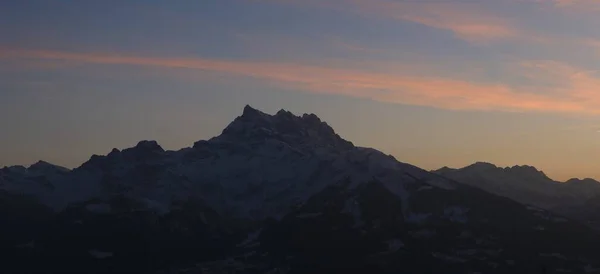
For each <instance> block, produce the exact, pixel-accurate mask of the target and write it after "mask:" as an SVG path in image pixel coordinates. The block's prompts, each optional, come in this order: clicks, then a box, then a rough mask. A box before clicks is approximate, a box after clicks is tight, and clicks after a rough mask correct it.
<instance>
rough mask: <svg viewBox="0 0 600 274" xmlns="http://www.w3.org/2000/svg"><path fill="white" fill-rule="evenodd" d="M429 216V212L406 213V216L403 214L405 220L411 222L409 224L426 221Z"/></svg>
mask: <svg viewBox="0 0 600 274" xmlns="http://www.w3.org/2000/svg"><path fill="white" fill-rule="evenodd" d="M430 216H431V213H412V212H410V213H408V214H407V216H405V220H404V221H405V222H407V223H411V224H423V223H424V222H426V221H427V218H429V217H430Z"/></svg>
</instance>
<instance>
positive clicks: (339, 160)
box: [0, 106, 600, 273]
mask: <svg viewBox="0 0 600 274" xmlns="http://www.w3.org/2000/svg"><path fill="white" fill-rule="evenodd" d="M523 172H524V173H528V171H527V169H525V170H523ZM0 194H1V195H0V214H2V215H1V216H0V217H2V218H0V220H2V221H0V222H2V223H0V242H2V243H6V244H4V245H1V246H0V249H1V251H2V252H3V253H2V254H7V255H4V257H3V258H4V259H5V260H4V262H5V263H3V264H2V265H0V268H2V271H1V272H3V273H47V272H53V273H57V272H58V273H114V272H120V273H348V272H358V273H392V272H394V273H398V272H403V273H537V271H539V270H540V267H542V266H546V267H547V268H548V269H554V270H557V271H558V270H560V271H567V272H568V271H571V272H573V273H584V272H586V271H587V272H592V271H594V270H598V269H600V258H599V256H598V255H597V252H596V250H597V246H599V245H600V235H599V234H598V233H597V232H596V231H594V230H591V229H589V228H588V227H587V226H585V225H583V224H580V223H578V222H576V221H572V220H569V219H565V218H562V217H560V216H558V215H555V214H553V213H551V212H549V211H546V210H543V209H539V208H536V207H532V206H526V205H523V204H520V203H517V202H515V201H513V200H511V199H508V198H505V197H501V196H497V195H494V194H490V193H488V192H486V191H483V190H480V189H478V188H476V187H472V186H469V185H466V184H462V183H459V182H457V181H455V180H452V179H447V178H445V177H443V176H441V175H439V174H435V173H431V172H428V171H425V170H423V169H420V168H418V167H415V166H412V165H410V164H406V163H402V162H399V161H397V160H396V159H395V158H394V157H392V156H390V155H386V154H384V153H382V152H380V151H377V150H374V149H370V148H363V147H357V146H355V145H353V144H352V143H351V142H349V141H346V140H344V139H343V138H341V137H340V136H339V135H337V134H336V133H335V131H334V130H333V129H332V128H331V127H330V126H329V125H328V124H327V123H325V122H323V121H321V120H320V119H319V118H318V117H317V116H316V115H314V114H304V115H302V116H295V115H293V114H292V113H290V112H288V111H285V110H281V111H279V112H277V113H276V114H275V115H269V114H266V113H263V112H261V111H259V110H256V109H254V108H252V107H250V106H246V107H245V108H244V110H243V113H242V115H241V116H239V117H237V118H236V119H235V120H234V121H233V122H232V123H230V124H229V125H228V126H227V127H226V128H225V129H224V130H223V132H222V133H221V134H220V135H219V136H216V137H214V138H211V139H209V140H203V141H198V142H196V143H194V145H193V146H192V147H188V148H183V149H181V150H178V151H166V150H164V149H163V148H162V147H160V145H158V143H157V142H155V141H141V142H139V143H138V144H137V145H136V146H135V147H132V148H128V149H124V150H118V149H113V150H112V151H111V152H110V153H108V154H107V155H105V156H99V155H94V156H92V157H91V158H90V159H89V161H87V162H85V163H84V164H82V165H81V166H80V167H77V168H75V169H73V170H66V169H64V168H60V167H56V166H53V165H50V164H47V163H41V164H39V165H34V166H31V167H29V168H25V167H8V168H4V169H2V170H1V171H0ZM22 262H29V263H26V264H25V263H22Z"/></svg>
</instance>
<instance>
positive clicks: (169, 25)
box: [0, 0, 600, 179]
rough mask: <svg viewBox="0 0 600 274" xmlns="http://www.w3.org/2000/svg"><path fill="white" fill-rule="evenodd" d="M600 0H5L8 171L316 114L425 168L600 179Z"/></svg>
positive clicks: (1, 7)
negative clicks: (520, 168) (478, 165)
mask: <svg viewBox="0 0 600 274" xmlns="http://www.w3.org/2000/svg"><path fill="white" fill-rule="evenodd" d="M598 12H600V2H597V1H592V0H587V1H586V0H580V1H577V0H570V1H567V0H547V1H544V0H494V1H491V0H481V1H464V0H435V1H434V0H429V1H428V0H420V1H417V0H405V1H400V0H322V1H317V0H304V1H299V0H285V1H284V0H203V1H183V0H181V1H169V2H166V1H152V0H146V1H141V0H139V1H138V0H135V1H133V0H132V1H87V0H82V1H53V2H48V1H27V0H23V1H2V3H0V127H2V128H3V134H2V135H0V152H1V153H0V166H1V165H12V164H22V165H28V164H31V163H33V162H35V161H37V160H39V159H44V160H48V161H51V162H53V163H57V164H61V165H64V166H67V167H75V166H78V165H79V164H81V163H82V162H84V161H86V160H87V158H88V157H89V156H90V155H91V154H93V153H95V154H106V153H107V152H108V151H110V149H111V148H113V147H117V148H124V147H129V146H132V145H134V144H135V143H136V142H137V141H139V140H141V139H155V140H157V141H159V143H160V144H161V145H163V146H164V147H165V148H168V149H178V148H181V147H185V146H190V145H191V144H192V143H193V142H194V141H196V140H199V139H206V138H210V137H212V136H214V135H217V134H219V132H220V131H221V130H222V129H223V128H224V127H225V126H226V125H227V123H228V122H229V121H231V120H232V119H233V118H235V117H236V116H237V115H239V114H240V113H241V110H242V107H243V106H244V105H245V104H251V105H253V106H255V107H257V108H259V109H262V110H264V111H267V112H276V111H277V110H279V109H281V108H285V109H289V110H291V111H293V112H295V113H297V114H301V113H305V112H312V113H315V114H317V115H319V116H320V117H321V118H322V119H324V120H326V121H327V122H328V123H330V124H331V125H332V126H333V127H334V128H335V129H336V130H337V131H338V133H340V134H341V135H342V136H343V137H345V138H347V139H349V140H351V141H353V142H355V143H356V144H359V145H363V146H370V147H375V148H378V149H381V150H383V151H384V152H386V153H391V154H393V155H395V156H396V157H397V158H398V159H399V160H401V161H404V162H409V163H412V164H415V165H418V166H421V167H423V168H427V169H433V168H438V167H441V166H451V167H460V166H464V165H468V164H470V163H471V162H474V161H489V162H493V163H496V164H498V165H514V164H529V165H534V166H537V167H539V168H541V169H543V170H544V171H546V173H548V174H550V175H551V176H553V177H555V178H557V179H566V178H569V177H595V178H599V179H600V171H599V170H600V168H599V167H600V166H599V165H600V164H599V163H600V162H598V158H597V155H599V154H598V153H599V152H600V140H599V139H598V138H600V135H599V134H600V133H598V130H599V129H600V124H599V123H598V122H599V121H598V120H599V119H598V118H599V114H600V74H598V73H597V70H598V69H599V66H600V65H599V64H600V62H599V61H600V17H598V16H597V14H598Z"/></svg>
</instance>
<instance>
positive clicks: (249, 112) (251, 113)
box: [241, 105, 265, 118]
mask: <svg viewBox="0 0 600 274" xmlns="http://www.w3.org/2000/svg"><path fill="white" fill-rule="evenodd" d="M263 114H265V113H263V112H262V111H260V110H258V109H255V108H253V107H251V106H250V105H246V106H244V111H243V112H242V116H241V117H246V118H250V117H256V116H258V115H263Z"/></svg>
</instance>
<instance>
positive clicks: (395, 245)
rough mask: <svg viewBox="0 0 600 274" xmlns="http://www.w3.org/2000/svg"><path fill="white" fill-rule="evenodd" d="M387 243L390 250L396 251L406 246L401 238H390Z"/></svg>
mask: <svg viewBox="0 0 600 274" xmlns="http://www.w3.org/2000/svg"><path fill="white" fill-rule="evenodd" d="M386 243H387V245H388V251H389V252H396V251H398V250H399V249H400V248H403V247H404V243H403V242H402V241H401V240H400V239H391V240H388V241H387V242H386Z"/></svg>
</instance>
